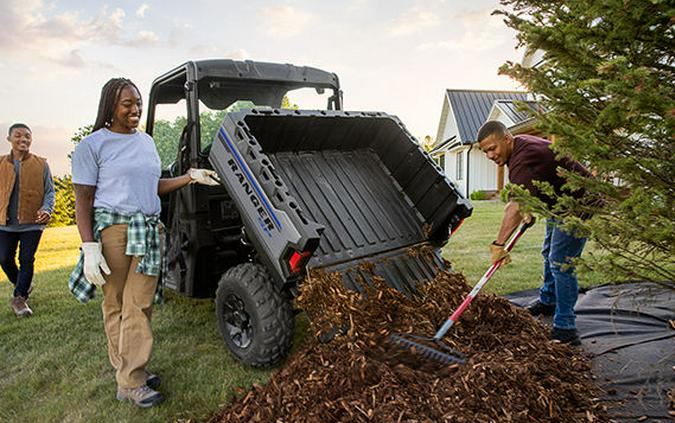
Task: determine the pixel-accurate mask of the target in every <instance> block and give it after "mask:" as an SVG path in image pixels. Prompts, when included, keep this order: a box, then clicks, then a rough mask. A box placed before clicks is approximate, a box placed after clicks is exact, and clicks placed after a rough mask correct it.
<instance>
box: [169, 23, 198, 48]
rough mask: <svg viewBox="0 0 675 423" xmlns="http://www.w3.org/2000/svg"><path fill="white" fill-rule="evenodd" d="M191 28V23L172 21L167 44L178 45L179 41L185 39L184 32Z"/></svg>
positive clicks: (170, 45)
mask: <svg viewBox="0 0 675 423" xmlns="http://www.w3.org/2000/svg"><path fill="white" fill-rule="evenodd" d="M191 29H192V25H190V24H188V23H174V24H173V26H172V27H171V30H170V31H169V37H168V39H167V44H168V45H169V47H176V46H178V45H179V44H180V43H181V41H183V40H184V39H185V34H186V33H187V32H189V31H190V30H191Z"/></svg>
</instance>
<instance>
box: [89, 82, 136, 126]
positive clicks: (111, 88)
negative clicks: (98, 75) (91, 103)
mask: <svg viewBox="0 0 675 423" xmlns="http://www.w3.org/2000/svg"><path fill="white" fill-rule="evenodd" d="M126 87H134V89H136V92H138V95H140V93H141V92H140V91H139V90H138V87H137V86H136V84H134V83H133V82H131V80H129V79H126V78H113V79H111V80H110V81H108V82H106V83H105V85H104V86H103V89H101V100H99V102H98V114H97V115H96V122H95V123H94V129H92V132H94V131H98V130H99V129H101V128H107V127H109V126H110V125H111V124H112V119H113V113H114V112H115V106H116V105H117V101H118V100H119V98H120V93H121V92H122V90H123V89H124V88H126Z"/></svg>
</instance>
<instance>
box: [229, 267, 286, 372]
mask: <svg viewBox="0 0 675 423" xmlns="http://www.w3.org/2000/svg"><path fill="white" fill-rule="evenodd" d="M216 317H217V318H218V325H219V327H220V333H221V335H222V336H223V340H224V341H225V344H226V345H227V347H228V348H229V350H230V352H231V353H232V354H233V355H234V356H235V357H236V358H237V360H239V361H241V362H243V363H246V364H248V365H251V366H254V367H269V366H273V365H275V364H277V363H278V362H279V361H281V360H282V359H284V358H285V357H287V356H288V353H289V352H290V350H291V345H292V342H293V331H294V320H293V309H292V307H291V303H290V301H289V299H287V298H286V297H285V296H284V295H283V293H282V292H280V290H279V289H278V288H277V286H276V284H274V282H273V280H272V277H271V276H270V275H269V273H268V272H267V269H265V267H264V266H261V265H259V264H253V263H244V264H240V265H237V266H234V267H232V268H230V269H228V270H227V271H226V272H225V273H224V274H223V276H222V277H221V279H220V282H219V283H218V291H217V292H216Z"/></svg>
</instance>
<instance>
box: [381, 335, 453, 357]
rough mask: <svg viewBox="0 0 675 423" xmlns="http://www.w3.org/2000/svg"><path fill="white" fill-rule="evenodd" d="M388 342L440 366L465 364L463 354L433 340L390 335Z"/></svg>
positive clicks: (421, 337)
mask: <svg viewBox="0 0 675 423" xmlns="http://www.w3.org/2000/svg"><path fill="white" fill-rule="evenodd" d="M389 340H390V341H391V343H392V344H394V345H396V346H397V347H399V348H402V349H405V350H406V351H410V352H412V353H413V354H417V355H419V356H421V357H423V358H426V359H430V360H433V361H436V362H438V363H441V364H452V363H458V364H464V363H466V356H465V355H464V354H462V353H461V352H459V351H457V350H453V349H452V348H450V347H448V346H447V345H445V344H443V343H442V342H441V341H438V340H435V339H434V338H429V337H426V336H419V335H413V334H410V333H392V334H391V335H389Z"/></svg>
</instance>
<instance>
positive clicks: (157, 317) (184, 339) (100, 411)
mask: <svg viewBox="0 0 675 423" xmlns="http://www.w3.org/2000/svg"><path fill="white" fill-rule="evenodd" d="M70 271H71V268H70V267H67V268H66V267H64V268H59V269H56V270H50V271H45V272H41V273H38V274H36V275H35V282H34V291H33V294H32V295H31V298H30V301H29V303H30V305H31V307H32V308H33V311H34V313H35V315H34V316H33V317H31V318H24V319H17V318H16V317H15V316H14V314H13V312H12V310H11V309H10V306H9V300H10V298H11V295H12V285H10V284H9V283H8V282H7V280H6V279H4V280H2V281H0V304H2V303H3V302H4V304H5V306H3V307H0V404H2V407H0V421H40V422H41V421H60V422H62V421H72V422H92V421H129V422H135V421H138V422H141V421H142V422H148V421H161V422H166V421H174V420H177V419H203V418H204V417H206V416H207V415H208V414H210V413H212V412H214V411H216V410H217V409H218V408H219V407H221V406H222V405H225V404H227V403H228V402H229V400H230V398H231V396H232V395H233V393H234V388H236V387H245V388H248V387H250V386H251V385H252V384H253V383H264V382H265V381H267V379H268V378H269V376H270V375H271V373H272V372H273V369H272V370H255V369H251V368H249V367H246V366H244V365H241V364H239V363H238V362H236V361H235V360H234V359H233V358H232V357H231V356H230V355H229V353H228V352H227V350H226V348H225V345H224V344H223V342H222V339H221V337H220V333H219V331H218V328H217V323H216V319H215V315H214V303H213V300H212V299H193V298H186V297H183V296H181V295H179V294H176V293H174V292H168V293H167V295H166V297H167V298H166V302H165V304H162V305H159V306H156V307H155V308H154V311H153V332H154V339H155V345H154V351H153V357H152V359H151V361H150V364H149V369H150V370H152V371H153V372H156V373H158V374H160V375H161V377H162V386H161V388H160V391H161V392H162V393H163V394H164V395H165V397H166V401H165V402H164V403H163V404H162V405H160V406H159V407H155V408H153V409H148V410H141V409H138V408H137V407H136V406H134V405H132V404H130V403H124V404H121V403H118V402H117V400H116V399H115V390H116V384H115V378H114V372H113V370H112V367H111V366H110V364H109V362H108V357H107V346H106V338H105V335H104V332H103V322H102V318H101V299H100V296H99V298H97V299H95V300H93V301H91V302H90V303H89V304H86V305H85V304H80V303H78V302H77V301H76V300H75V298H74V297H73V296H72V295H71V294H70V292H69V291H68V282H67V281H68V275H69V274H70ZM3 298H4V300H1V299H3ZM296 325H297V330H296V339H295V350H297V347H298V346H299V345H300V344H301V343H302V342H303V341H304V340H305V338H306V336H307V329H306V328H307V323H306V321H305V319H304V317H303V316H302V315H301V316H300V317H299V319H298V321H297V323H296Z"/></svg>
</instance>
